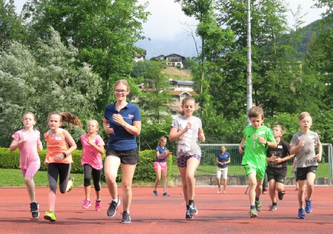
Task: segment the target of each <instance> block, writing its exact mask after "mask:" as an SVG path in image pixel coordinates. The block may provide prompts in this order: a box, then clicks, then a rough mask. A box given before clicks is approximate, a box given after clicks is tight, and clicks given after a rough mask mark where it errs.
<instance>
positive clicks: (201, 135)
mask: <svg viewBox="0 0 333 234" xmlns="http://www.w3.org/2000/svg"><path fill="white" fill-rule="evenodd" d="M198 135H199V141H200V142H205V140H206V137H205V134H204V132H203V129H202V128H200V129H199V131H198Z"/></svg>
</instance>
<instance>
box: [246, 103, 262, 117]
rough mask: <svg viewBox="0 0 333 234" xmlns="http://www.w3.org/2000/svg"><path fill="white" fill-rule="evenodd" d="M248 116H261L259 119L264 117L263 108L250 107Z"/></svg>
mask: <svg viewBox="0 0 333 234" xmlns="http://www.w3.org/2000/svg"><path fill="white" fill-rule="evenodd" d="M248 117H249V118H257V117H261V119H264V110H263V109H262V108H261V107H260V106H255V107H252V108H251V109H250V110H249V113H248Z"/></svg>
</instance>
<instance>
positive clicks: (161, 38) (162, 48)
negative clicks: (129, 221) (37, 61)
mask: <svg viewBox="0 0 333 234" xmlns="http://www.w3.org/2000/svg"><path fill="white" fill-rule="evenodd" d="M138 1H139V3H141V4H143V3H145V2H148V3H149V5H148V7H147V11H149V12H150V13H151V15H150V16H149V17H148V21H147V22H146V23H144V25H143V30H144V33H145V36H146V37H147V38H149V40H144V41H140V42H138V43H137V45H138V46H139V47H141V48H143V49H145V50H146V51H147V56H146V58H147V59H149V58H151V57H155V56H158V55H162V54H163V55H168V54H172V53H176V54H180V55H182V56H185V57H190V56H196V51H195V45H194V41H193V39H192V37H191V36H190V35H189V32H188V31H189V28H192V30H194V29H195V25H196V21H195V20H194V19H193V18H189V17H187V16H185V15H184V13H183V12H182V10H181V7H180V5H179V4H178V3H175V2H174V0H138ZM14 2H15V5H16V7H17V12H20V11H21V9H22V6H23V4H24V3H25V2H26V0H14ZM285 2H287V4H288V9H292V11H293V12H296V11H297V8H298V6H301V9H302V10H301V12H302V15H304V17H303V18H302V20H303V21H305V23H304V25H303V26H305V25H308V24H310V23H312V22H313V21H316V20H318V19H320V18H321V15H320V14H321V13H322V12H323V9H314V8H311V6H312V5H313V4H314V0H289V1H285ZM288 22H289V25H290V26H292V25H293V23H294V20H293V17H292V14H291V12H289V13H288Z"/></svg>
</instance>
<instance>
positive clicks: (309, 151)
mask: <svg viewBox="0 0 333 234" xmlns="http://www.w3.org/2000/svg"><path fill="white" fill-rule="evenodd" d="M300 141H304V146H303V147H302V148H300V150H299V151H298V152H297V153H296V158H297V161H296V166H297V168H302V167H311V166H318V162H317V158H316V152H315V145H317V143H318V142H320V140H319V136H318V134H317V133H316V132H313V131H309V133H308V134H306V135H304V134H303V133H302V132H301V131H299V132H298V133H295V134H294V136H293V138H292V139H291V143H290V145H291V146H292V145H293V146H297V145H298V143H299V142H300Z"/></svg>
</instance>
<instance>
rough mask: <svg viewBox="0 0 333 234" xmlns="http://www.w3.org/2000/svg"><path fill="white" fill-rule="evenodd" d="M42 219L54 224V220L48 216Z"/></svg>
mask: <svg viewBox="0 0 333 234" xmlns="http://www.w3.org/2000/svg"><path fill="white" fill-rule="evenodd" d="M44 219H46V220H48V221H51V222H55V221H56V219H52V218H51V217H50V216H48V215H44Z"/></svg>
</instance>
